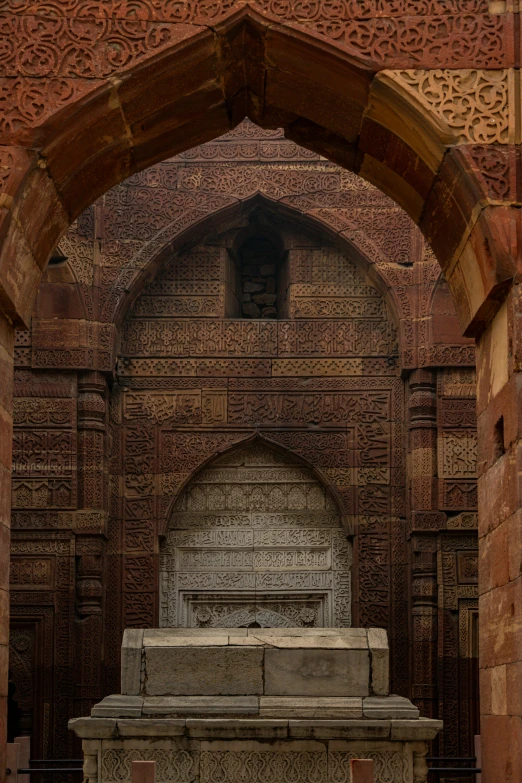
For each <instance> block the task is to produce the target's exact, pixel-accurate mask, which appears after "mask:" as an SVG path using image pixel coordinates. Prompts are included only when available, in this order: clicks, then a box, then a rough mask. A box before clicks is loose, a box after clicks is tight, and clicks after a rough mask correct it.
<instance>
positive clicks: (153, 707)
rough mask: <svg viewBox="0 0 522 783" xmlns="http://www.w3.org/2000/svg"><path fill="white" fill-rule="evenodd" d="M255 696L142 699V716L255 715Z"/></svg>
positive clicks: (256, 701)
mask: <svg viewBox="0 0 522 783" xmlns="http://www.w3.org/2000/svg"><path fill="white" fill-rule="evenodd" d="M258 712H259V700H258V698H257V697H256V696H154V697H151V698H149V699H144V703H143V715H184V714H187V715H188V714H192V715H195V714H196V715H205V714H207V713H208V714H216V713H219V714H222V715H230V714H235V713H241V714H247V715H257V714H258Z"/></svg>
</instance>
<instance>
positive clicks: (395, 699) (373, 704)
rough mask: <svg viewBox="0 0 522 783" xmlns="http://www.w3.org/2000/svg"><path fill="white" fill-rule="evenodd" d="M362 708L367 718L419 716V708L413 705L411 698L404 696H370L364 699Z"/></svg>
mask: <svg viewBox="0 0 522 783" xmlns="http://www.w3.org/2000/svg"><path fill="white" fill-rule="evenodd" d="M362 709H363V714H364V717H365V718H382V719H383V720H387V719H390V720H392V719H393V720H395V719H404V718H413V719H415V718H418V717H419V710H418V709H417V708H416V707H414V706H413V704H412V703H411V701H409V699H405V698H404V697H402V696H386V697H384V698H376V697H372V696H370V697H368V698H366V699H363V704H362Z"/></svg>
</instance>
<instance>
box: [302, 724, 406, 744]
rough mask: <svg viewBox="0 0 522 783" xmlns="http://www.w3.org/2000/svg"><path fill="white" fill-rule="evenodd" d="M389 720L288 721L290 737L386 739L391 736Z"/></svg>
mask: <svg viewBox="0 0 522 783" xmlns="http://www.w3.org/2000/svg"><path fill="white" fill-rule="evenodd" d="M390 731H391V722H390V721H389V720H364V719H363V720H350V721H346V720H293V719H290V720H289V721H288V733H289V736H290V737H295V738H303V739H317V740H325V739H335V738H339V739H349V740H351V739H354V740H358V739H361V740H362V739H364V740H386V739H389V737H390Z"/></svg>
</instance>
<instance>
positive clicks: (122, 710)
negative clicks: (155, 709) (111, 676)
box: [91, 693, 143, 718]
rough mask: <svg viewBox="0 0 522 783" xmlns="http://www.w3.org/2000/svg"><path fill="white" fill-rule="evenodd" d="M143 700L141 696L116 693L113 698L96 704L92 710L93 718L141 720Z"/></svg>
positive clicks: (109, 697)
mask: <svg viewBox="0 0 522 783" xmlns="http://www.w3.org/2000/svg"><path fill="white" fill-rule="evenodd" d="M142 706H143V699H142V697H141V696H127V695H120V694H119V693H114V694H112V696H106V697H105V698H104V699H102V701H100V702H99V703H98V704H95V705H94V707H93V708H92V710H91V716H92V717H93V718H119V717H129V718H139V717H140V716H141V708H142Z"/></svg>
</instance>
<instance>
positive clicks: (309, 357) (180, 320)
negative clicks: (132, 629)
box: [113, 211, 404, 636]
mask: <svg viewBox="0 0 522 783" xmlns="http://www.w3.org/2000/svg"><path fill="white" fill-rule="evenodd" d="M247 223H249V224H255V225H259V223H261V224H263V223H264V224H265V229H266V230H267V231H270V232H271V233H272V234H275V233H277V234H278V238H279V244H280V245H281V247H282V251H281V256H282V259H283V267H284V269H285V273H284V276H281V277H280V279H282V280H284V283H283V284H282V286H280V292H279V298H280V301H282V302H284V305H283V306H282V307H284V309H286V311H287V312H288V315H289V317H288V318H286V319H277V320H276V319H273V318H266V319H263V318H256V319H248V318H244V317H243V318H238V319H231V318H229V317H227V302H228V301H229V300H230V296H231V291H233V292H237V287H236V286H237V264H236V262H235V258H234V255H235V253H234V247H236V246H237V244H238V241H240V240H241V236H242V234H243V233H244V232H245V230H247V231H248V225H247V226H246V227H245V220H243V221H241V222H239V223H238V224H237V225H235V226H232V227H229V228H228V229H227V231H226V232H224V233H223V234H221V235H217V236H216V235H212V236H210V237H208V238H207V239H206V240H205V241H203V242H201V243H200V244H198V245H197V246H196V247H194V248H193V249H192V250H190V251H187V252H184V253H181V254H178V255H177V256H175V257H174V258H172V259H171V261H170V262H169V263H168V264H167V265H166V267H165V268H164V269H163V270H162V271H161V272H160V273H159V274H158V275H157V276H156V278H155V279H154V280H153V281H152V282H151V283H150V284H149V285H148V286H147V288H146V289H145V290H144V291H143V293H142V294H141V295H140V297H139V298H138V299H137V300H136V302H135V304H134V307H133V310H132V311H131V313H130V314H129V317H128V318H127V320H126V322H125V324H124V327H123V340H122V349H121V357H120V361H119V378H118V386H117V387H116V388H115V389H114V390H113V398H114V403H115V408H116V409H117V410H118V412H119V413H118V418H119V417H121V422H122V430H123V442H124V444H125V449H126V451H127V453H129V452H128V449H129V447H130V448H131V449H132V444H133V443H136V444H139V445H137V446H136V450H137V451H139V453H140V459H141V460H142V464H143V478H142V479H141V480H143V481H147V480H148V481H149V484H150V486H149V490H148V492H149V502H148V508H150V509H151V510H152V509H153V508H155V509H156V525H157V530H158V532H160V533H164V534H165V538H164V539H163V543H162V544H161V545H160V553H159V554H160V566H159V572H156V576H155V578H154V579H153V578H152V574H151V578H150V579H149V580H147V581H145V580H143V584H142V585H141V590H140V592H139V594H137V595H136V615H135V617H132V616H131V617H130V618H128V620H127V622H126V625H129V624H136V625H139V624H144V622H145V617H144V616H143V615H141V616H140V613H142V612H143V607H146V606H147V604H148V602H150V603H154V605H155V616H156V617H157V619H158V621H159V623H160V624H161V625H172V626H175V625H189V626H199V625H205V624H206V625H216V626H217V625H222V626H226V625H231V626H234V625H248V624H251V623H256V624H259V625H262V626H268V625H279V626H283V625H287V626H288V625H297V626H306V625H311V626H314V625H315V626H333V625H337V626H346V625H350V624H351V622H352V613H353V615H354V623H357V624H362V625H365V626H369V625H379V626H383V627H386V628H388V630H389V631H390V633H391V635H392V636H393V635H394V634H393V627H392V624H391V622H390V619H391V618H390V611H389V606H390V603H391V580H390V571H389V567H388V563H389V560H390V544H391V536H392V534H393V533H394V532H395V535H397V534H401V526H402V525H403V522H402V521H401V519H400V518H401V516H403V514H401V509H403V508H404V470H401V465H403V461H402V460H403V451H402V445H403V444H402V427H401V417H402V411H403V383H402V381H401V379H400V377H399V368H398V347H397V333H396V328H395V325H394V324H393V322H392V320H391V318H390V316H389V313H388V311H387V308H386V304H385V302H384V300H383V298H382V296H381V295H380V293H379V292H378V291H377V289H376V288H375V286H374V285H373V284H371V283H370V282H369V280H368V279H367V278H366V277H365V274H364V272H363V271H362V269H361V268H359V266H358V264H357V263H356V262H355V261H354V260H353V259H351V258H349V257H348V255H347V254H346V253H343V252H341V251H340V250H338V249H337V248H336V247H334V246H333V245H332V244H330V243H329V242H328V241H327V240H325V238H324V237H323V236H321V235H320V234H319V233H316V232H313V231H308V230H305V229H303V228H302V227H298V226H296V225H294V224H292V223H290V222H284V221H282V220H278V219H277V218H276V217H274V215H271V216H268V215H264V214H263V212H262V211H261V212H260V213H259V212H256V213H255V214H254V215H252V216H250V218H249V220H248V221H247ZM250 244H252V240H250ZM347 372H350V375H347V374H346V373H347ZM254 435H255V436H261V437H262V438H263V441H260V440H259V439H257V440H254V441H253V442H250V443H248V444H245V443H243V445H240V446H237V447H236V448H235V449H234V448H233V449H232V450H231V451H228V452H227V449H230V448H231V447H232V446H233V444H241V443H242V442H243V441H245V439H248V438H251V437H252V436H254ZM145 442H146V443H147V444H148V451H147V456H145V453H144V449H143V444H144V443H145ZM270 444H273V445H274V446H275V447H276V448H275V450H274V448H271V447H270ZM277 447H278V448H279V450H278V448H277ZM222 452H226V453H225V454H221V453H222ZM220 454H221V456H219V455H220ZM127 459H128V460H129V463H128V464H129V468H130V469H129V471H124V487H123V493H124V498H123V508H124V513H125V515H126V517H127V518H128V517H130V515H131V514H132V513H134V512H133V509H134V508H136V509H143V503H144V502H145V503H147V501H146V500H144V497H143V487H142V486H140V487H136V486H135V482H136V480H137V478H136V473H137V464H136V461H135V460H133V459H132V457H131V458H130V459H129V458H127ZM209 460H210V464H208V465H207V466H206V467H204V468H203V470H201V471H200V472H198V469H199V468H201V466H202V465H203V464H204V463H208V461H209ZM303 463H305V464H303ZM154 465H155V466H156V471H153V470H152V466H154ZM147 466H148V467H147ZM307 466H310V467H307ZM312 467H313V469H314V470H312ZM314 471H315V472H314ZM138 496H139V499H138ZM152 513H154V512H152ZM136 516H139V515H138V514H137V513H136ZM141 519H143V513H141ZM128 524H129V521H128V520H127V519H126V520H125V521H124V525H127V526H128ZM131 524H132V523H131ZM369 533H372V534H373V535H372V538H371V544H370V541H369V538H367V537H366V536H367V535H368V534H369ZM375 533H378V534H379V535H378V536H377V537H376V536H375ZM354 535H355V539H354V540H355V551H356V557H355V572H356V576H355V578H354V590H353V594H352V575H351V561H352V537H353V536H354ZM402 535H404V530H402ZM156 563H157V561H155V560H154V559H152V558H151V559H150V560H149V559H148V558H146V557H145V556H144V558H143V566H144V567H145V568H146V567H147V566H148V567H149V568H150V569H151V570H152V569H154V570H155V569H156V568H157V566H156V565H155V564H156ZM158 578H159V583H160V594H161V599H160V605H159V606H158V605H157V603H156V602H157V599H158V592H157V591H155V592H150V587H151V586H153V585H154V584H158ZM147 585H148V586H149V591H147ZM125 600H126V601H129V600H130V601H132V595H128V594H127V595H126V597H125ZM352 604H353V607H352ZM129 620H130V622H129Z"/></svg>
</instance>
